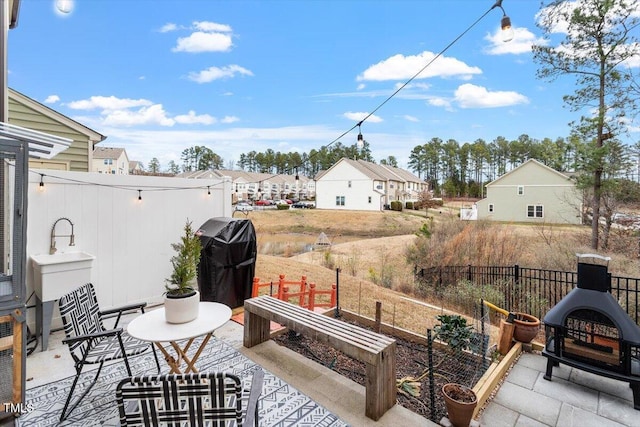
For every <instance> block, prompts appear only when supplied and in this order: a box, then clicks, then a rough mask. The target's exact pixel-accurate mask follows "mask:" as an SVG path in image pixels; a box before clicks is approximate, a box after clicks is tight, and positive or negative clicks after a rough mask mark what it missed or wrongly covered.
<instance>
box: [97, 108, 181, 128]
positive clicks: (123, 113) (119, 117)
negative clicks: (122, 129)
mask: <svg viewBox="0 0 640 427" xmlns="http://www.w3.org/2000/svg"><path fill="white" fill-rule="evenodd" d="M103 116H104V119H103V124H104V125H106V126H139V125H159V126H173V125H174V124H175V120H173V119H171V118H169V117H167V113H166V111H164V108H163V107H162V104H154V105H151V106H150V107H142V108H140V109H139V110H137V111H130V110H117V111H105V112H103Z"/></svg>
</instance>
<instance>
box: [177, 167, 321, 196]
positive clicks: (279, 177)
mask: <svg viewBox="0 0 640 427" xmlns="http://www.w3.org/2000/svg"><path fill="white" fill-rule="evenodd" d="M177 176H178V177H181V178H223V177H229V178H230V179H231V182H232V188H233V202H234V203H235V202H236V201H238V200H253V201H257V200H262V199H270V200H276V199H286V198H289V197H294V198H297V199H302V200H307V199H310V198H313V197H314V196H315V182H314V181H313V180H312V179H309V178H308V177H306V176H304V175H297V178H298V179H296V176H295V175H289V174H272V173H259V172H247V171H244V170H228V169H216V170H207V171H193V172H183V173H180V174H178V175H177Z"/></svg>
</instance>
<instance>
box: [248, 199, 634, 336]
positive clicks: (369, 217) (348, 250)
mask: <svg viewBox="0 0 640 427" xmlns="http://www.w3.org/2000/svg"><path fill="white" fill-rule="evenodd" d="M243 217H244V216H243ZM429 217H432V218H433V219H428V217H427V215H426V213H425V212H424V211H420V212H419V211H404V212H395V211H384V212H364V211H330V210H317V209H309V210H307V209H304V210H303V209H299V210H294V209H290V210H282V211H278V210H264V211H253V212H251V213H250V214H249V215H248V216H247V218H249V219H250V220H251V221H252V223H253V225H254V227H255V229H256V235H257V240H258V243H260V242H261V240H263V239H268V238H270V236H274V235H278V237H279V238H280V239H285V240H286V239H287V238H288V236H291V237H290V238H291V239H296V238H299V236H300V235H303V236H306V238H307V240H309V238H311V240H312V241H313V240H314V238H315V236H318V235H319V234H320V233H322V232H323V233H325V234H326V235H327V236H329V237H330V240H331V241H332V242H334V244H332V246H331V248H330V250H329V251H311V252H307V253H303V254H300V255H295V256H287V257H285V256H272V255H266V254H261V253H260V254H258V258H257V262H256V277H258V278H259V279H260V281H261V282H270V281H277V280H278V276H279V275H280V274H284V275H286V278H287V280H297V279H299V278H300V277H301V276H303V275H304V276H306V277H307V280H308V282H311V283H316V285H317V287H318V288H319V289H330V287H331V285H332V284H334V283H336V278H337V274H336V269H337V268H340V270H341V272H340V275H339V286H340V306H341V307H343V308H346V309H348V310H350V311H355V312H359V313H361V314H363V315H366V316H368V317H374V314H375V304H376V301H381V302H382V305H383V306H382V311H383V321H384V322H385V323H389V324H394V325H396V326H399V327H402V328H406V329H410V330H413V331H415V332H419V333H424V331H425V329H426V328H427V327H433V325H434V324H435V323H436V321H435V315H436V314H440V313H442V312H443V311H444V310H447V309H449V308H450V307H446V306H445V307H443V306H442V303H441V302H438V301H425V300H421V299H420V298H417V297H416V296H415V295H414V294H413V292H412V291H413V289H414V284H413V265H409V264H407V261H406V256H405V253H406V251H407V248H408V247H410V246H412V245H413V244H414V242H415V241H416V239H418V237H417V236H416V232H417V231H418V230H419V229H420V227H422V226H423V224H425V223H428V222H431V221H432V222H433V226H432V229H433V230H436V231H438V230H442V229H446V228H447V227H453V228H454V229H455V231H456V232H458V234H454V235H451V234H449V235H447V236H448V237H445V238H443V237H441V236H438V234H437V233H434V234H433V235H432V237H431V239H430V240H436V239H446V240H442V241H437V240H436V241H435V242H432V243H435V246H434V248H435V249H434V250H433V252H430V253H429V255H426V256H428V257H432V258H436V257H439V259H441V260H443V262H445V261H446V262H445V263H448V264H450V265H466V264H472V265H486V264H489V262H484V259H487V260H489V259H492V258H491V257H490V256H487V257H486V258H482V257H481V256H478V255H476V254H477V253H478V252H477V251H480V252H482V251H486V252H491V251H492V250H495V247H496V246H501V248H500V249H501V250H502V252H503V253H501V256H502V258H501V260H503V261H502V262H504V263H502V264H500V265H513V264H518V265H520V266H523V267H532V268H545V269H554V270H566V271H575V269H576V261H577V260H576V256H575V255H576V253H591V252H592V251H591V250H590V249H589V248H588V242H589V232H590V230H589V227H586V226H585V227H580V226H552V225H548V224H538V225H529V224H486V223H484V224H483V223H481V222H475V221H471V222H462V221H460V220H459V219H458V216H457V208H456V207H448V206H445V207H444V208H442V209H437V210H430V211H429ZM451 236H453V237H451ZM478 236H481V237H480V238H479V237H478ZM505 242H506V243H505ZM473 245H478V246H482V245H484V246H486V247H484V248H483V247H480V248H476V254H474V255H472V257H471V258H456V257H455V255H460V256H462V255H463V253H466V252H467V251H468V249H469V246H473ZM438 251H439V252H438ZM599 253H600V254H602V255H608V256H611V257H612V261H611V262H610V264H609V270H610V272H612V274H614V275H621V276H627V277H639V275H640V273H639V272H638V271H637V270H638V262H637V259H633V258H628V257H624V256H622V255H618V254H613V253H609V254H608V253H602V252H599ZM466 256H469V255H468V254H467V255H466ZM431 261H433V260H431ZM476 261H477V262H476ZM494 265H495V264H494ZM418 313H419V315H417V314H418Z"/></svg>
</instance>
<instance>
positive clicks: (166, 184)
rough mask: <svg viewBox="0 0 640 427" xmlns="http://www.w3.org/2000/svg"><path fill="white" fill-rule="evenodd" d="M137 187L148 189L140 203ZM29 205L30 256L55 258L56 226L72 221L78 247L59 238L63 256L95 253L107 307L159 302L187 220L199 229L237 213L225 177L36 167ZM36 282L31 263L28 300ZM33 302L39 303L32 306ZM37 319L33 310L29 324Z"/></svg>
mask: <svg viewBox="0 0 640 427" xmlns="http://www.w3.org/2000/svg"><path fill="white" fill-rule="evenodd" d="M40 173H44V174H45V177H44V183H45V186H44V191H40V190H39V183H40ZM52 176H56V177H59V178H62V179H58V178H53V177H52ZM74 181H75V182H74ZM83 183H84V184H83ZM114 186H119V187H120V186H126V187H128V188H130V189H129V190H124V189H120V188H114ZM207 186H209V189H210V192H211V194H210V195H208V194H207ZM193 187H200V188H193ZM137 188H141V189H142V193H141V196H142V200H141V201H139V200H138V192H137V190H136V189H137ZM154 188H155V189H173V190H169V191H153V189H154ZM28 200H29V204H28V225H27V228H28V230H27V258H28V259H29V256H30V255H32V254H45V253H48V252H49V246H50V238H51V227H52V225H53V223H54V222H55V221H56V219H58V218H61V217H67V218H69V219H70V220H71V221H72V222H73V223H74V233H75V246H73V247H69V246H68V243H69V238H68V237H58V238H56V246H57V249H58V252H67V251H85V252H89V253H91V254H93V255H95V256H96V259H95V261H93V267H92V271H91V281H92V283H93V284H94V285H95V286H96V292H97V295H98V300H99V302H100V306H101V307H103V308H105V309H106V308H109V307H114V306H119V305H123V304H127V303H134V302H143V301H146V302H149V303H151V304H153V303H160V302H161V301H162V293H163V292H164V285H165V278H167V277H168V276H169V274H170V272H171V264H170V259H171V257H172V256H173V255H174V254H175V252H174V251H173V249H172V248H171V243H176V242H178V241H179V238H180V236H181V234H182V231H183V227H184V224H185V221H186V220H187V218H188V219H189V220H191V221H192V222H193V227H194V228H196V229H197V227H199V226H200V225H202V224H203V223H204V222H205V221H206V220H208V219H209V218H214V217H231V216H232V212H233V211H232V206H231V181H229V180H226V181H224V180H220V179H203V180H197V181H195V180H188V179H181V178H171V177H155V176H141V175H104V174H98V173H86V172H83V173H80V172H61V171H51V170H44V169H43V170H33V171H32V173H30V174H29V199H28ZM68 227H69V226H68V224H66V223H65V222H61V223H59V224H58V229H57V230H56V233H58V234H68V233H67V232H68V231H69V228H68ZM33 280H34V279H33V268H32V263H31V261H30V260H29V261H28V262H27V295H30V294H31V293H32V291H33ZM79 285H81V284H79ZM34 302H35V298H33V299H32V300H30V301H29V304H33V303H34ZM57 317H58V314H57V308H56V311H55V312H54V324H53V325H52V327H56V326H59V325H60V322H59V319H57ZM33 320H34V314H33V313H32V312H31V310H30V311H29V318H28V321H29V323H31V324H32V323H33Z"/></svg>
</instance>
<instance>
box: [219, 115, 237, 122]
mask: <svg viewBox="0 0 640 427" xmlns="http://www.w3.org/2000/svg"><path fill="white" fill-rule="evenodd" d="M239 121H240V118H239V117H236V116H224V117H223V118H222V120H220V123H235V122H239Z"/></svg>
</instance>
